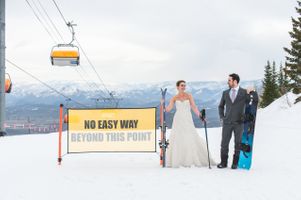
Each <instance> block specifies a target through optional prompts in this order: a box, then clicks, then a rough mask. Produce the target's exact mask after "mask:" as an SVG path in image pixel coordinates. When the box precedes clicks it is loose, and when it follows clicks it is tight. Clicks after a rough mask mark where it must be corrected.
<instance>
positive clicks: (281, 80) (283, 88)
mask: <svg viewBox="0 0 301 200" xmlns="http://www.w3.org/2000/svg"><path fill="white" fill-rule="evenodd" d="M285 69H286V67H285V68H283V65H282V63H281V64H280V68H279V72H278V87H279V90H280V94H281V95H284V94H286V93H287V91H288V78H287V74H286V73H285Z"/></svg>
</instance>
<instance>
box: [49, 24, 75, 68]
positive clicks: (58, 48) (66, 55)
mask: <svg viewBox="0 0 301 200" xmlns="http://www.w3.org/2000/svg"><path fill="white" fill-rule="evenodd" d="M67 26H68V27H69V28H70V29H71V33H72V40H71V42H69V43H68V44H57V45H55V46H54V47H52V50H51V54H50V59H51V64H52V65H54V66H73V67H76V66H78V65H79V48H78V47H77V46H76V45H74V44H72V42H73V41H74V34H75V32H74V29H73V26H76V24H72V22H69V23H67Z"/></svg>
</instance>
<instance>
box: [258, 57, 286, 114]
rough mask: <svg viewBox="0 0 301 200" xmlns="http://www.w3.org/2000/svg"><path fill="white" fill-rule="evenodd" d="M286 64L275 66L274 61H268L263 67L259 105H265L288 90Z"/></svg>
mask: <svg viewBox="0 0 301 200" xmlns="http://www.w3.org/2000/svg"><path fill="white" fill-rule="evenodd" d="M286 68H287V67H286V66H285V67H283V65H282V64H280V67H279V68H277V67H276V63H275V61H273V63H272V64H271V63H270V61H268V62H267V65H266V66H265V69H264V79H263V81H262V84H263V94H262V96H261V102H260V106H261V107H263V108H264V107H266V106H268V105H269V104H270V103H272V102H273V101H274V100H276V99H277V98H279V97H280V96H282V95H284V94H286V93H287V92H288V90H289V81H288V80H289V79H288V76H287V74H286Z"/></svg>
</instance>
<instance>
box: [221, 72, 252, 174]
mask: <svg viewBox="0 0 301 200" xmlns="http://www.w3.org/2000/svg"><path fill="white" fill-rule="evenodd" d="M239 80H240V78H239V76H238V75H237V74H234V73H233V74H230V75H229V77H228V85H229V89H228V90H225V91H224V92H223V95H222V98H221V101H220V104H219V106H218V110H219V116H220V119H221V121H222V124H223V130H222V142H221V163H220V164H218V165H217V167H218V168H226V167H227V165H228V152H229V143H230V140H231V137H232V132H234V143H235V146H234V148H235V150H234V155H233V163H232V166H231V168H232V169H237V165H238V160H239V151H240V143H241V138H242V133H243V128H244V124H243V122H244V112H245V105H246V102H247V101H248V100H249V95H248V92H247V90H245V89H243V88H241V87H239ZM225 106H226V112H225Z"/></svg>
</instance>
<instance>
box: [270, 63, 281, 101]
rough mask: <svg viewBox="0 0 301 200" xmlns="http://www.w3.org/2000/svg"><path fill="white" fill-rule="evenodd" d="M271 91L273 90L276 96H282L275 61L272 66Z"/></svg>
mask: <svg viewBox="0 0 301 200" xmlns="http://www.w3.org/2000/svg"><path fill="white" fill-rule="evenodd" d="M271 91H272V92H273V97H274V98H279V97H280V88H279V85H278V73H277V71H276V63H275V61H273V66H272V90H271Z"/></svg>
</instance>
